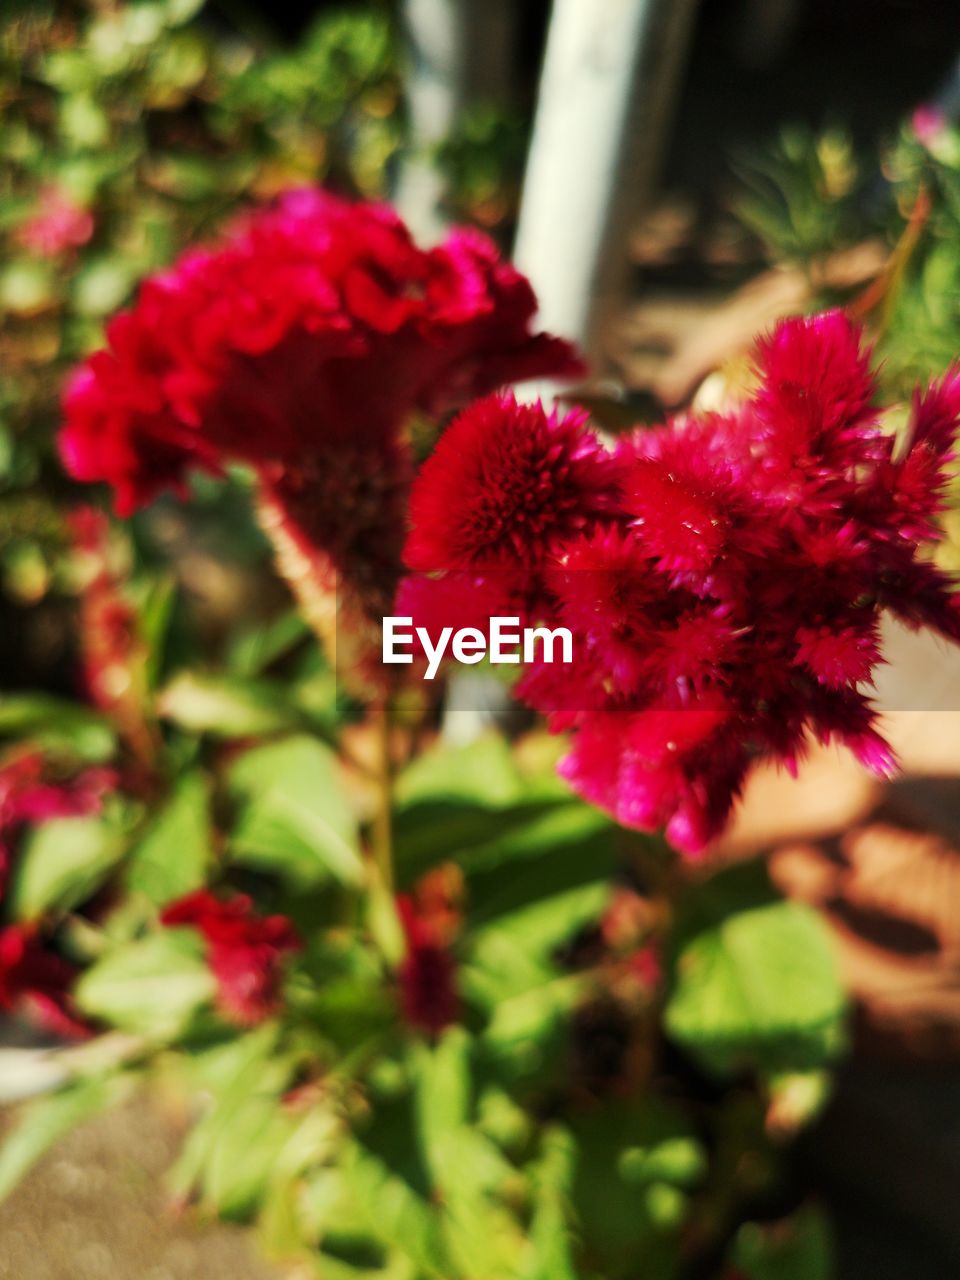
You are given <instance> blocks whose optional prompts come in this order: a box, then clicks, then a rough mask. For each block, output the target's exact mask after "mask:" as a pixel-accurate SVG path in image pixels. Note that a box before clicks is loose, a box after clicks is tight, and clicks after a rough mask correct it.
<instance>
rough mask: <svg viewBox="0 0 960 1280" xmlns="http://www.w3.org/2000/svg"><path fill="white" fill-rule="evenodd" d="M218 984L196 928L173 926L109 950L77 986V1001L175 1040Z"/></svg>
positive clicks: (135, 1028)
mask: <svg viewBox="0 0 960 1280" xmlns="http://www.w3.org/2000/svg"><path fill="white" fill-rule="evenodd" d="M215 990H216V984H215V982H214V979H213V975H212V974H211V972H210V970H209V969H208V968H207V965H206V964H205V962H204V958H203V952H202V944H201V942H200V939H199V938H198V937H197V936H196V935H195V934H194V932H193V931H192V930H188V929H170V930H163V931H161V932H158V933H153V934H150V935H149V936H148V937H145V938H141V939H138V940H136V941H134V942H129V943H126V944H123V945H121V946H119V947H116V948H115V949H113V950H111V951H109V952H108V953H107V954H106V955H105V956H104V957H103V959H101V960H98V961H97V963H96V964H94V965H93V966H92V967H91V968H89V969H87V971H86V972H85V973H84V974H83V976H82V977H81V979H80V981H79V982H78V984H77V987H76V992H75V995H76V1000H77V1004H78V1005H79V1007H80V1008H81V1009H82V1010H83V1011H84V1012H85V1013H88V1014H90V1015H91V1016H92V1017H94V1018H99V1019H102V1020H103V1021H105V1022H107V1023H110V1024H111V1025H113V1026H115V1027H118V1028H119V1029H120V1030H121V1031H128V1032H130V1033H132V1034H134V1035H140V1036H143V1037H145V1038H146V1039H149V1040H158V1041H165V1040H173V1039H176V1038H177V1037H178V1036H179V1035H182V1034H183V1033H184V1032H185V1031H186V1030H187V1028H188V1027H189V1026H190V1024H191V1022H192V1020H193V1018H194V1016H195V1014H196V1013H197V1012H198V1011H199V1009H200V1008H201V1006H202V1005H203V1004H205V1003H206V1002H207V1001H209V1000H210V999H212V997H213V995H214V993H215Z"/></svg>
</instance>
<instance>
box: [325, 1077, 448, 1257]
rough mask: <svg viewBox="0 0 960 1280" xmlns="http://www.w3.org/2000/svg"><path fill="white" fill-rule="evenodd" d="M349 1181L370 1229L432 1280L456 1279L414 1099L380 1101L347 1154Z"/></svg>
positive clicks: (345, 1172) (344, 1154)
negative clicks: (419, 1129)
mask: <svg viewBox="0 0 960 1280" xmlns="http://www.w3.org/2000/svg"><path fill="white" fill-rule="evenodd" d="M341 1167H342V1169H343V1173H344V1177H345V1179H346V1183H347V1186H348V1187H349V1190H350V1193H351V1198H352V1199H353V1200H354V1201H355V1203H356V1204H357V1206H358V1208H359V1209H360V1210H361V1212H362V1213H363V1215H364V1218H365V1225H366V1227H367V1229H368V1230H369V1231H371V1232H373V1233H375V1234H376V1237H377V1239H379V1240H381V1241H383V1243H384V1244H386V1245H388V1246H391V1247H393V1248H396V1249H399V1250H401V1251H402V1252H403V1253H404V1254H406V1255H407V1257H408V1258H410V1260H411V1261H412V1262H413V1263H414V1264H415V1265H416V1267H417V1268H418V1271H419V1272H422V1273H423V1275H424V1276H425V1277H429V1278H430V1280H447V1277H449V1276H450V1275H452V1274H455V1273H454V1271H453V1268H452V1266H451V1260H450V1256H449V1251H448V1249H447V1246H446V1243H445V1241H444V1238H443V1230H442V1224H441V1218H440V1213H439V1212H438V1209H437V1206H436V1205H435V1204H434V1202H433V1187H432V1181H431V1177H430V1171H429V1169H428V1168H427V1166H426V1164H425V1162H424V1159H423V1153H422V1151H421V1148H420V1145H419V1142H418V1141H417V1129H416V1120H415V1114H414V1109H413V1106H412V1104H411V1099H410V1097H409V1096H401V1097H399V1098H390V1099H381V1100H379V1102H378V1104H377V1106H376V1108H375V1110H374V1114H373V1117H372V1119H371V1122H370V1124H369V1126H368V1128H366V1129H365V1130H364V1131H363V1132H362V1133H361V1134H359V1135H358V1137H357V1140H356V1141H355V1142H353V1143H351V1144H349V1145H348V1146H347V1147H346V1149H345V1150H344V1153H343V1158H342V1164H341Z"/></svg>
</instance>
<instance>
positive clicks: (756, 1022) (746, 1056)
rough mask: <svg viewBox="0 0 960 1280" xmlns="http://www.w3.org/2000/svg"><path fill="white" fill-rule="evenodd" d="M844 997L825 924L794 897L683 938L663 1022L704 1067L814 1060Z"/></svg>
mask: <svg viewBox="0 0 960 1280" xmlns="http://www.w3.org/2000/svg"><path fill="white" fill-rule="evenodd" d="M798 957H802V960H800V961H798ZM844 1005H845V1002H844V995H843V989H842V987H841V985H840V979H839V974H838V971H837V965H836V960H835V957H834V955H833V950H832V946H831V941H830V936H829V934H828V932H827V928H826V926H825V925H824V924H823V922H822V921H821V920H820V918H819V916H817V915H816V914H815V913H814V912H813V911H812V910H810V908H808V907H805V906H804V905H803V904H801V903H797V902H772V903H769V904H764V905H761V906H751V907H748V908H746V909H744V910H737V911H734V912H732V913H731V914H729V915H727V916H725V917H724V918H723V919H721V920H719V921H717V922H716V923H712V924H709V925H707V926H706V927H705V928H703V929H700V930H698V931H697V932H696V933H695V934H694V935H693V937H692V938H690V939H689V940H687V941H685V942H684V944H683V945H682V947H681V948H680V951H679V953H678V955H677V958H676V962H675V980H674V987H673V991H672V993H671V996H670V1000H669V1002H668V1004H667V1007H666V1011H665V1027H666V1030H667V1032H668V1033H669V1034H670V1035H671V1036H672V1037H673V1038H674V1039H675V1040H676V1041H677V1042H678V1043H679V1044H682V1045H683V1046H684V1047H685V1048H686V1049H688V1050H689V1052H690V1053H692V1054H693V1055H694V1056H695V1057H696V1058H697V1059H698V1060H699V1061H700V1062H701V1063H703V1065H704V1066H706V1067H708V1068H709V1069H710V1070H711V1071H716V1072H720V1073H723V1072H729V1071H736V1070H739V1069H742V1068H743V1067H746V1066H753V1067H759V1068H763V1069H765V1070H769V1071H776V1070H783V1069H784V1068H786V1067H787V1066H790V1065H793V1066H796V1067H814V1066H820V1065H822V1064H823V1063H825V1062H828V1061H829V1060H830V1059H831V1058H832V1057H833V1056H834V1055H835V1054H836V1052H837V1049H838V1048H839V1046H840V1043H841V1037H842V1030H841V1029H842V1025H843V1014H844Z"/></svg>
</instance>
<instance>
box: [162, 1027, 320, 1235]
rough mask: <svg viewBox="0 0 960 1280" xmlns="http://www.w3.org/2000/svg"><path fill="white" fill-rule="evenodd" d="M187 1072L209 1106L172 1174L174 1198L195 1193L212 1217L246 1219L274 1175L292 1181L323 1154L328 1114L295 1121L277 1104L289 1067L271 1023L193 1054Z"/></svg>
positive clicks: (288, 1058)
mask: <svg viewBox="0 0 960 1280" xmlns="http://www.w3.org/2000/svg"><path fill="white" fill-rule="evenodd" d="M191 1067H192V1070H191V1072H190V1074H191V1077H192V1078H193V1083H195V1084H199V1085H200V1086H201V1087H202V1088H204V1089H205V1090H209V1092H210V1093H211V1094H212V1095H213V1101H212V1104H211V1105H210V1107H209V1109H208V1110H207V1111H206V1113H205V1114H204V1115H203V1117H202V1118H201V1119H200V1120H199V1121H198V1123H197V1124H195V1125H194V1127H193V1129H192V1130H191V1132H190V1136H189V1137H188V1139H187V1142H186V1144H185V1146H184V1148H183V1151H182V1152H181V1155H180V1157H179V1159H178V1160H177V1163H176V1166H175V1168H174V1170H173V1172H172V1175H171V1178H172V1183H173V1185H174V1187H175V1189H176V1190H177V1191H178V1192H179V1194H181V1195H184V1196H186V1195H190V1194H192V1193H193V1192H194V1191H199V1193H200V1195H201V1198H202V1200H203V1201H204V1203H206V1204H207V1205H210V1206H211V1207H213V1208H215V1209H216V1210H217V1211H218V1212H219V1213H221V1214H224V1215H226V1216H229V1217H233V1218H246V1217H248V1216H249V1215H250V1214H251V1213H252V1212H253V1211H254V1210H255V1209H256V1207H257V1205H258V1204H259V1202H260V1201H261V1199H262V1197H263V1196H264V1194H265V1192H266V1190H267V1187H268V1185H269V1184H270V1182H271V1181H272V1180H273V1179H274V1178H282V1179H289V1178H291V1177H293V1176H296V1175H297V1174H298V1173H299V1172H300V1171H301V1170H302V1169H303V1167H304V1166H305V1164H306V1163H307V1162H308V1161H309V1160H310V1159H318V1160H319V1159H323V1158H324V1157H325V1155H326V1154H327V1153H328V1150H329V1148H330V1144H331V1142H332V1140H333V1138H334V1136H335V1135H336V1133H337V1132H338V1128H339V1122H338V1121H337V1120H336V1119H335V1118H334V1116H333V1114H332V1112H328V1111H322V1110H318V1111H315V1112H311V1113H309V1114H308V1115H307V1116H299V1115H295V1114H293V1113H291V1112H289V1111H287V1110H285V1109H284V1107H283V1105H282V1102H281V1098H282V1095H283V1093H284V1091H285V1090H286V1089H287V1088H288V1087H289V1085H290V1082H291V1080H292V1078H293V1073H294V1071H295V1069H296V1063H295V1060H294V1058H293V1057H292V1056H291V1055H290V1054H289V1053H284V1052H283V1051H282V1049H281V1046H280V1043H279V1027H278V1026H277V1024H276V1023H269V1022H268V1023H264V1024H263V1025H261V1026H259V1027H256V1028H255V1029H254V1030H252V1031H250V1032H248V1033H246V1034H245V1035H241V1036H240V1037H239V1038H237V1039H233V1040H230V1041H227V1042H226V1043H225V1044H222V1045H217V1046H215V1047H214V1048H213V1049H211V1050H207V1051H205V1052H202V1053H200V1054H198V1055H197V1059H196V1060H195V1061H194V1062H193V1063H192V1064H191Z"/></svg>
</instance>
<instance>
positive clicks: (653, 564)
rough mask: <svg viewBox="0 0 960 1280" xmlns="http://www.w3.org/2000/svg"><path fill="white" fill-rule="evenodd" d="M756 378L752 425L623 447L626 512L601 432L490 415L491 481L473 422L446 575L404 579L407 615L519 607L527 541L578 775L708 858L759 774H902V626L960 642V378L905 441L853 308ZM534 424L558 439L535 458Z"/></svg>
mask: <svg viewBox="0 0 960 1280" xmlns="http://www.w3.org/2000/svg"><path fill="white" fill-rule="evenodd" d="M757 371H758V385H757V389H756V391H755V393H754V394H753V396H752V397H751V398H750V399H749V400H747V401H746V402H745V403H744V404H742V405H741V406H740V407H738V408H737V409H735V410H733V411H731V412H729V413H724V414H705V415H702V416H687V417H682V418H679V419H677V420H675V421H674V422H672V423H670V424H668V425H667V426H663V427H660V428H658V429H655V430H638V431H637V432H636V433H635V434H634V435H632V436H630V437H628V438H626V439H625V440H623V441H621V442H620V444H619V445H618V446H617V447H616V449H614V450H613V451H612V454H611V456H610V458H609V465H610V466H612V467H613V468H614V481H615V484H616V485H617V497H616V500H615V501H614V502H613V503H611V502H610V499H609V494H608V492H607V491H604V497H603V501H602V502H601V503H598V502H597V493H598V488H597V485H596V482H595V479H594V477H595V475H596V474H597V473H598V472H599V470H600V469H601V468H602V467H603V466H604V462H603V460H602V459H600V458H598V457H597V456H596V455H597V442H596V440H595V439H594V437H593V436H592V435H591V434H590V433H589V432H587V431H586V429H585V428H584V427H583V426H582V425H579V424H577V423H574V424H571V425H569V426H566V427H564V426H563V425H562V424H561V423H557V422H556V420H547V419H544V418H543V415H542V414H541V413H540V411H539V410H530V409H529V408H520V407H518V406H517V405H516V404H515V403H514V402H513V401H512V400H509V399H502V400H500V401H498V402H496V403H495V404H491V403H490V402H488V403H487V404H486V405H485V406H484V407H483V409H482V414H483V419H484V421H485V422H486V423H487V428H486V434H487V435H488V436H489V437H490V439H491V440H493V441H495V444H494V445H493V446H491V454H490V457H491V463H490V465H489V466H488V465H484V464H483V463H481V464H480V465H478V462H477V458H478V456H479V457H482V456H483V447H484V446H483V442H482V441H481V442H478V440H477V438H476V437H477V431H476V427H475V419H474V418H473V417H472V416H471V415H472V413H474V412H475V411H470V412H468V413H467V414H464V415H463V416H462V417H461V418H460V419H459V420H458V421H456V422H454V423H453V425H452V426H451V427H450V428H449V430H448V432H447V434H446V435H445V437H444V438H443V440H442V442H441V449H442V450H443V453H442V455H441V452H440V449H438V451H437V459H436V461H435V463H434V464H427V466H425V467H424V468H423V471H422V473H421V475H420V477H419V478H418V481H417V483H416V485H415V487H414V491H413V495H412V504H411V505H412V512H413V518H414V529H413V532H412V533H411V535H410V540H409V543H408V550H407V561H408V564H409V565H410V567H411V568H414V569H417V570H421V571H424V572H428V573H431V574H435V575H439V576H437V577H433V578H421V579H415V580H412V582H411V584H410V585H407V586H405V590H404V593H403V595H402V597H401V599H402V602H403V603H404V612H411V613H413V614H414V623H415V624H416V623H418V622H421V621H422V622H423V623H424V624H425V625H427V626H428V627H431V628H435V627H436V625H437V623H438V622H439V621H440V613H441V606H442V598H443V593H444V592H446V594H447V596H449V595H450V594H451V586H450V574H451V571H463V570H466V569H472V570H473V571H474V572H476V571H477V570H481V571H485V570H486V568H487V567H488V566H490V567H495V568H496V570H497V573H496V575H492V576H493V577H494V578H495V580H496V582H497V591H498V593H499V596H500V598H506V597H507V595H508V594H509V585H510V584H509V579H510V577H511V569H510V564H511V561H510V549H511V548H512V549H513V552H514V554H515V555H517V556H518V559H517V560H516V561H514V562H512V563H513V564H514V569H513V571H512V573H513V575H514V576H515V577H516V579H517V580H518V582H520V583H521V584H522V594H523V598H524V599H525V600H526V601H527V602H528V606H529V609H530V615H529V616H530V618H532V620H534V621H542V622H546V623H548V624H549V625H552V626H556V625H565V626H568V627H569V628H570V630H571V632H572V633H573V637H574V662H573V663H572V664H571V665H567V666H563V665H559V666H558V665H552V666H551V665H547V664H545V663H540V664H538V665H534V666H532V667H530V668H528V670H527V672H526V673H525V675H524V677H523V679H522V681H521V683H520V685H519V692H520V694H521V696H523V697H524V698H526V700H527V701H528V702H529V703H530V704H531V705H532V706H533V707H535V708H536V709H537V710H539V711H542V712H543V713H545V714H546V715H547V716H548V718H549V721H550V724H551V726H552V727H553V728H554V729H557V730H560V729H569V730H571V731H572V735H573V736H572V743H571V750H570V754H569V755H568V756H567V758H566V759H565V761H564V762H563V764H562V766H561V769H562V772H563V774H564V775H565V776H566V777H567V778H568V780H569V781H570V783H571V784H572V786H573V787H574V788H575V790H577V791H578V792H579V793H580V794H581V795H583V796H584V797H585V798H586V799H588V800H590V801H591V802H593V803H595V804H597V805H599V806H601V807H602V808H604V809H607V810H608V811H609V812H610V813H612V814H613V815H615V816H616V817H617V819H618V820H619V821H621V822H623V823H624V824H625V825H627V826H632V827H637V828H641V829H646V830H651V829H654V828H657V827H660V826H664V825H665V826H666V830H667V836H668V838H669V839H670V840H671V842H672V843H673V844H674V845H675V846H676V847H678V848H680V849H682V850H684V851H687V852H691V853H692V852H696V851H698V850H700V849H701V848H702V847H703V846H704V845H705V844H706V843H708V842H709V841H710V840H711V839H713V838H714V837H715V836H717V835H718V834H719V832H720V831H721V830H722V828H723V826H724V824H725V823H726V821H727V819H728V817H729V813H730V809H731V806H732V804H733V802H734V800H735V799H736V797H737V796H738V794H739V792H740V789H741V787H742V785H743V782H744V779H745V777H746V775H747V773H748V771H749V769H750V767H751V765H752V763H753V762H754V761H755V760H756V759H758V758H761V757H770V758H773V759H775V760H778V761H781V762H783V763H785V764H786V765H787V766H788V767H791V768H792V767H794V766H795V764H796V762H797V760H798V759H799V758H800V757H802V755H803V754H804V751H805V750H806V746H807V743H808V742H809V739H810V737H811V736H812V737H814V738H816V739H819V740H820V741H822V742H824V741H828V740H831V739H833V740H837V741H839V742H842V743H844V744H845V745H847V746H848V747H849V748H850V749H851V750H852V751H853V752H854V753H855V755H856V756H857V757H858V758H859V759H860V760H861V761H863V762H864V763H865V764H866V765H868V766H869V767H870V768H872V769H874V770H875V771H877V772H880V773H884V772H887V771H888V770H890V769H891V768H892V766H893V763H894V762H893V756H892V753H891V751H890V749H889V747H888V746H887V744H886V743H885V742H884V740H883V738H882V737H881V735H880V733H879V732H878V730H877V727H876V724H875V719H876V714H875V711H874V709H873V708H872V706H871V704H870V700H869V697H868V691H869V685H870V681H871V676H872V673H873V671H874V668H875V667H876V665H877V663H878V662H880V661H881V660H882V655H881V653H880V641H879V634H880V633H879V626H880V617H881V614H882V612H883V611H884V610H889V611H890V612H892V613H893V614H895V615H897V616H898V617H900V618H901V619H902V620H904V621H905V622H906V623H908V624H909V625H911V626H929V627H932V628H934V629H936V630H938V631H940V632H941V633H943V634H944V635H946V636H948V637H950V638H952V639H960V613H958V608H957V603H956V599H955V597H954V595H953V593H952V590H951V582H950V580H949V579H948V577H947V576H946V575H945V574H943V573H941V572H940V571H939V570H938V569H937V568H936V567H935V566H934V565H933V564H932V563H931V561H930V559H929V558H928V556H927V555H926V551H927V549H928V548H929V547H930V545H931V544H932V543H933V542H934V541H935V540H936V539H937V537H938V525H937V516H938V513H939V511H940V510H941V507H942V504H943V491H944V486H945V483H946V480H947V463H948V461H949V458H950V456H951V450H952V449H953V442H954V436H955V433H956V430H957V423H958V415H960V372H951V373H950V374H948V375H947V376H946V377H945V378H944V379H943V380H942V381H941V382H939V383H936V384H934V385H933V386H931V387H930V388H929V389H927V390H925V391H918V392H917V394H916V396H915V397H914V401H913V404H912V408H911V413H910V419H909V423H908V425H907V427H906V429H905V431H904V433H903V435H902V438H901V439H899V440H897V438H895V436H894V435H893V434H891V433H890V432H888V431H886V430H884V429H883V427H882V425H881V422H880V415H881V410H880V409H879V408H878V407H877V406H876V405H875V403H874V401H875V394H876V387H875V384H874V380H873V378H872V376H871V373H870V368H869V352H868V351H867V350H865V349H864V348H863V346H862V344H861V340H860V334H859V332H858V331H857V329H856V328H854V327H853V326H852V325H851V324H850V323H849V322H848V321H847V320H846V319H845V318H844V317H843V316H842V315H841V314H839V313H827V314H824V315H820V316H815V317H812V318H810V319H797V320H790V321H786V322H784V323H782V324H781V325H779V326H778V328H777V329H776V330H775V332H774V333H773V334H772V335H771V336H770V337H769V338H767V339H765V340H763V341H762V342H761V343H760V345H759V349H758V369H757ZM534 418H536V420H537V421H538V422H540V423H541V424H546V425H543V426H542V427H541V434H540V435H538V436H537V437H536V440H537V443H536V446H535V447H533V448H531V444H530V442H531V438H532V436H531V427H530V424H531V421H532V420H533V419H534ZM543 433H545V436H547V437H551V438H552V440H553V444H552V446H549V445H546V444H545V443H544V438H545V436H544V434H543ZM576 435H579V436H580V441H581V442H580V444H579V445H578V444H577V443H576V440H575V439H574V437H575V436H576ZM511 438H513V439H515V441H516V445H515V447H514V448H513V449H511V447H510V443H509V442H510V440H511ZM580 459H589V460H590V479H589V480H584V479H582V478H580V477H579V473H578V471H577V466H578V465H582V464H581V463H578V461H577V460H580ZM554 466H555V467H557V468H558V469H559V472H557V471H554V470H552V468H553V467H554ZM560 476H562V482H561V480H560V478H559V477H560ZM505 477H506V480H505ZM578 494H579V509H578V496H577V495H578ZM505 495H507V496H506V497H505ZM514 504H516V506H517V507H522V508H523V510H522V511H517V513H516V514H513V513H514V510H515V506H514ZM444 575H446V576H444ZM481 607H482V606H481ZM478 625H481V626H482V625H483V623H482V621H479V620H478Z"/></svg>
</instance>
